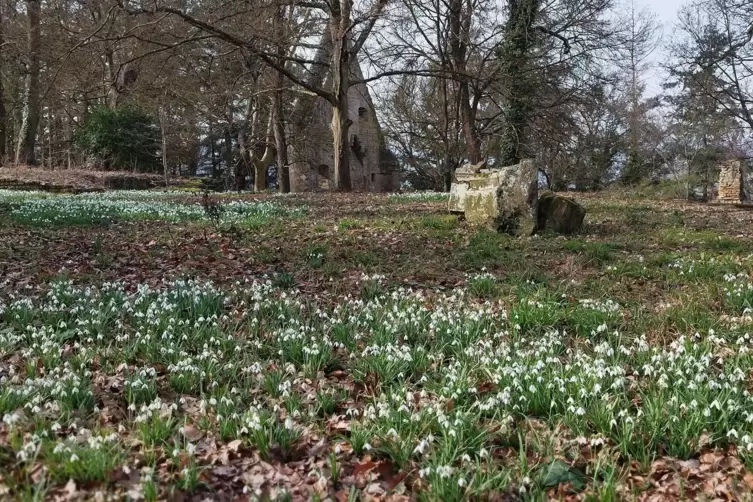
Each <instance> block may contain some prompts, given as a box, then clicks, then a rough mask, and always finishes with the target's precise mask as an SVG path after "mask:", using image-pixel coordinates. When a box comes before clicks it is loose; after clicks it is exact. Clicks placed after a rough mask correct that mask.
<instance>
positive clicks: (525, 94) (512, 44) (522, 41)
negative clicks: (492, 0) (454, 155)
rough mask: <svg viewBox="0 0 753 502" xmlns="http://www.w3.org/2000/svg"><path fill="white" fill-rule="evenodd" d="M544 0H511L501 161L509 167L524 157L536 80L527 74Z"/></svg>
mask: <svg viewBox="0 0 753 502" xmlns="http://www.w3.org/2000/svg"><path fill="white" fill-rule="evenodd" d="M540 3H541V0H511V1H510V17H509V19H508V21H507V26H506V27H505V42H504V43H503V46H502V54H501V59H502V68H503V75H504V79H505V83H506V84H507V89H508V93H509V95H508V96H507V102H508V104H507V110H506V114H505V115H506V119H507V120H506V127H505V129H504V130H503V133H502V147H501V151H500V162H501V163H502V165H505V166H510V165H514V164H518V163H519V162H520V160H521V159H522V158H523V152H524V145H525V136H526V132H527V131H526V130H527V128H528V121H529V119H530V110H531V102H532V100H533V95H534V93H535V86H534V83H533V82H531V81H530V80H531V78H530V75H527V74H526V69H527V67H528V62H529V57H530V51H531V49H532V47H533V39H534V33H533V26H534V23H535V21H536V16H537V15H538V11H539V6H540Z"/></svg>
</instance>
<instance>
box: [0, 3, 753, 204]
mask: <svg viewBox="0 0 753 502" xmlns="http://www.w3.org/2000/svg"><path fill="white" fill-rule="evenodd" d="M752 23H753V4H751V2H749V1H748V0H690V1H689V3H688V4H686V5H685V6H684V7H683V8H682V9H681V11H680V12H679V16H678V21H677V28H676V29H675V30H674V32H673V33H672V34H671V36H667V37H665V39H664V40H663V41H662V40H661V37H660V29H659V26H658V25H657V24H656V22H655V21H654V16H653V15H652V14H651V13H650V12H649V11H647V10H645V9H641V8H640V7H639V6H637V5H636V4H634V3H633V1H632V0H619V1H618V0H547V1H544V0H504V1H502V0H225V1H222V2H220V1H216V0H156V1H150V2H143V1H140V0H79V1H70V0H0V159H2V162H3V164H5V165H8V164H28V165H40V166H45V167H48V168H55V169H57V168H71V167H81V166H89V167H92V168H99V169H132V170H137V171H147V172H163V171H164V173H165V175H168V174H173V173H181V174H197V173H203V174H209V175H213V176H216V177H218V178H220V179H224V180H226V182H227V183H228V184H233V185H234V186H235V187H237V188H244V187H245V186H244V180H245V179H246V178H247V177H250V178H251V179H252V180H253V183H254V187H255V188H256V189H257V190H261V189H264V188H265V187H266V186H268V184H269V183H270V182H272V181H274V183H275V184H276V185H277V186H278V187H279V189H280V190H281V191H287V190H289V174H288V172H287V169H288V166H289V161H288V158H287V153H288V147H287V145H288V144H289V143H290V141H293V140H294V139H295V136H296V134H299V133H300V131H302V130H304V129H305V128H306V124H307V123H308V122H307V121H310V120H311V116H312V114H314V113H315V110H316V109H317V103H318V102H320V101H321V100H324V101H325V102H326V103H327V105H328V106H329V107H330V108H331V110H332V112H331V117H330V118H331V130H332V137H331V141H330V142H329V143H328V144H327V145H326V147H327V148H331V149H332V151H333V152H334V155H333V156H334V187H335V189H338V190H346V191H347V190H349V189H350V188H351V182H350V175H349V173H350V160H351V157H352V156H353V155H354V151H353V145H351V143H350V140H349V135H348V130H349V127H350V119H349V111H350V110H349V98H348V91H349V89H350V88H351V87H352V86H354V85H356V84H361V83H368V84H369V85H370V87H371V89H372V93H373V95H374V101H375V106H376V108H377V114H378V116H379V120H380V122H381V124H382V129H383V133H384V134H385V136H386V138H387V143H388V145H389V147H390V149H391V150H392V152H393V153H394V155H395V156H396V158H397V160H398V162H399V163H400V165H401V166H402V169H403V171H404V177H405V179H406V181H408V182H409V183H410V184H411V185H412V186H413V187H415V188H430V189H436V190H447V189H448V188H449V184H450V182H451V179H452V173H453V171H454V170H455V169H456V168H457V167H459V166H460V165H462V164H464V163H466V162H471V163H478V162H481V161H484V160H485V161H486V162H488V163H489V164H490V165H510V164H514V163H517V162H518V161H520V159H522V158H525V157H534V156H535V157H536V158H537V159H538V160H539V163H540V166H541V167H542V175H543V176H544V177H545V178H546V180H547V183H548V184H549V185H550V186H551V187H552V188H554V189H568V188H569V189H578V190H596V189H600V188H602V187H604V186H606V185H608V184H610V183H613V182H616V181H620V182H623V183H626V184H635V183H639V182H640V181H642V180H646V179H657V178H663V177H668V176H671V177H674V178H685V179H688V180H691V179H695V180H700V183H699V184H700V185H703V186H704V187H708V185H709V183H710V181H711V180H712V179H713V177H714V168H715V165H716V164H717V163H718V162H719V160H722V159H724V158H727V157H749V156H750V154H749V152H750V137H751V131H752V130H753V110H751V107H753V42H752V41H751V39H752V38H753V24H752ZM660 45H661V50H664V51H665V52H666V54H667V55H668V57H666V58H664V59H665V61H663V62H662V66H663V67H662V68H661V72H660V73H659V74H660V75H662V77H661V80H662V81H663V84H664V85H663V88H662V90H661V92H659V93H654V94H653V95H649V93H648V92H647V83H648V82H649V81H650V80H651V79H654V80H656V78H657V77H655V76H653V75H654V74H652V72H655V71H656V70H657V68H656V64H655V63H653V61H655V60H656V59H657V58H656V55H657V51H659V50H660ZM354 65H360V69H361V71H355V72H354V71H353V68H354ZM322 147H325V145H322Z"/></svg>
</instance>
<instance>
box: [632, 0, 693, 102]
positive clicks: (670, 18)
mask: <svg viewBox="0 0 753 502" xmlns="http://www.w3.org/2000/svg"><path fill="white" fill-rule="evenodd" d="M686 1H687V0H643V1H642V4H643V5H645V6H646V7H647V8H648V9H649V10H651V12H654V13H655V14H656V17H657V21H658V22H659V23H661V25H662V33H663V34H664V37H663V42H662V46H660V47H658V48H657V50H656V52H655V53H654V60H655V61H656V62H657V63H659V62H662V61H665V60H666V57H665V56H666V52H665V50H664V47H663V45H664V44H666V42H667V41H668V40H669V39H670V37H671V36H672V29H673V28H674V26H675V23H676V21H677V12H678V10H679V9H680V6H681V5H682V4H683V3H685V2H686ZM636 3H641V2H640V0H639V1H638V2H636ZM663 80H664V75H663V74H662V72H661V71H660V70H658V69H656V70H655V71H654V75H653V76H652V77H651V78H650V79H649V81H648V93H649V94H655V93H658V92H660V91H661V84H662V83H663Z"/></svg>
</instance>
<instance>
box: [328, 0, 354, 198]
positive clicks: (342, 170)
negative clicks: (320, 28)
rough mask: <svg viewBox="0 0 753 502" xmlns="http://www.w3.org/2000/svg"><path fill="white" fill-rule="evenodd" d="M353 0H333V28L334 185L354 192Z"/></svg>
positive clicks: (331, 20)
mask: <svg viewBox="0 0 753 502" xmlns="http://www.w3.org/2000/svg"><path fill="white" fill-rule="evenodd" d="M350 11H351V0H335V1H334V2H332V13H331V18H330V30H331V31H332V48H333V50H332V98H331V99H332V103H331V104H332V145H333V149H334V156H335V166H334V171H335V172H334V182H335V183H334V185H335V186H334V188H335V190H336V191H338V192H350V191H351V190H352V189H353V185H352V184H351V181H350V145H349V141H348V139H349V138H348V131H349V129H350V118H349V117H348V89H349V88H350V47H349V45H350V44H349V36H348V33H349V28H350V26H349V25H350Z"/></svg>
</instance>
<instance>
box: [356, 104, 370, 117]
mask: <svg viewBox="0 0 753 502" xmlns="http://www.w3.org/2000/svg"><path fill="white" fill-rule="evenodd" d="M368 111H369V110H368V109H366V107H364V106H359V107H358V116H359V117H365V116H366V113H368Z"/></svg>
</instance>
